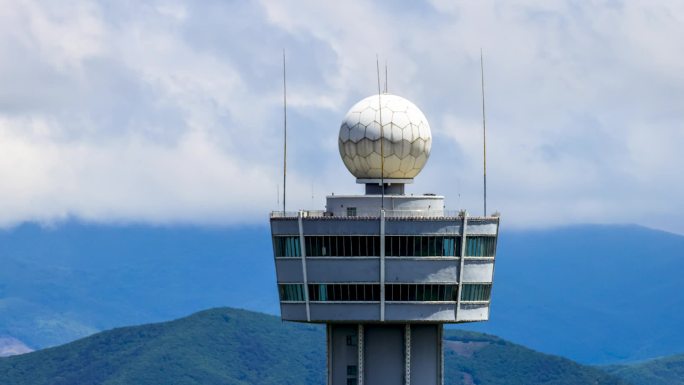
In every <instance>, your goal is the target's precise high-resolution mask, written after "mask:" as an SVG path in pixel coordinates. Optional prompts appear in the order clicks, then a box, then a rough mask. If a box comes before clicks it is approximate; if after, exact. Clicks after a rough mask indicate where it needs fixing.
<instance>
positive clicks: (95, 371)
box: [0, 308, 624, 385]
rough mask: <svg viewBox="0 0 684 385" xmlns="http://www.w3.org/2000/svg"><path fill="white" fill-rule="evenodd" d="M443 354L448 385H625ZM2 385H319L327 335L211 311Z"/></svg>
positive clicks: (28, 359) (16, 366) (62, 353)
mask: <svg viewBox="0 0 684 385" xmlns="http://www.w3.org/2000/svg"><path fill="white" fill-rule="evenodd" d="M445 351H446V355H445V368H446V369H445V372H446V376H445V383H446V384H448V385H457V384H458V385H460V384H463V385H472V384H488V385H504V384H505V385H518V384H520V385H523V384H524V385H537V384H538V385H542V384H544V385H550V384H554V385H565V384H567V385H582V384H592V385H596V384H601V385H624V383H623V382H621V380H618V379H616V378H614V377H611V376H610V375H608V374H606V373H604V372H601V371H599V370H597V369H594V368H591V367H586V366H582V365H579V364H576V363H574V362H572V361H569V360H567V359H564V358H559V357H554V356H549V355H545V354H540V353H536V352H534V351H532V350H529V349H526V348H524V347H521V346H519V345H515V344H512V343H509V342H506V341H504V340H501V339H499V338H496V337H492V336H488V335H483V334H478V333H473V332H459V331H450V332H449V333H447V335H446V341H445ZM0 383H1V384H12V385H67V384H68V385H81V384H83V385H86V384H87V385H99V384H102V385H104V384H107V385H119V384H120V385H124V384H126V385H128V384H136V385H158V384H174V385H200V384H201V385H213V384H216V385H218V384H222V385H225V384H231V385H233V384H234V385H246V384H254V385H257V384H258V385H270V384H273V385H287V384H292V385H294V384H298V385H299V384H301V385H305V384H307V385H308V384H321V385H322V384H324V383H325V331H324V329H323V328H322V327H319V326H311V325H302V324H294V323H286V322H281V321H280V319H278V318H277V317H273V316H269V315H265V314H260V313H253V312H249V311H244V310H236V309H229V308H220V309H212V310H207V311H203V312H200V313H196V314H193V315H191V316H189V317H186V318H182V319H179V320H175V321H171V322H164V323H158V324H150V325H142V326H134V327H126V328H120V329H114V330H110V331H106V332H102V333H98V334H95V335H93V336H90V337H87V338H84V339H81V340H78V341H75V342H72V343H69V344H66V345H63V346H59V347H55V348H49V349H45V350H41V351H37V352H33V353H28V354H24V355H20V356H13V357H7V358H2V359H0Z"/></svg>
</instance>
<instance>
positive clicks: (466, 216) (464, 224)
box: [454, 212, 468, 321]
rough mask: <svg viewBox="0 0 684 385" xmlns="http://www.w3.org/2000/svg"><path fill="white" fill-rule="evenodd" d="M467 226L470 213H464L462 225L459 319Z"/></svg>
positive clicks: (456, 317)
mask: <svg viewBox="0 0 684 385" xmlns="http://www.w3.org/2000/svg"><path fill="white" fill-rule="evenodd" d="M466 227H468V213H467V212H466V213H464V214H463V224H462V226H461V256H460V263H461V265H460V268H459V269H458V294H457V297H456V314H455V315H454V319H456V321H458V312H459V311H460V310H461V293H462V292H463V267H464V266H465V251H466V243H467V240H466Z"/></svg>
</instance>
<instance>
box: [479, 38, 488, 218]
mask: <svg viewBox="0 0 684 385" xmlns="http://www.w3.org/2000/svg"><path fill="white" fill-rule="evenodd" d="M480 79H481V86H482V163H483V167H482V170H483V182H484V189H483V191H484V216H487V125H486V124H485V89H484V60H483V58H482V48H480Z"/></svg>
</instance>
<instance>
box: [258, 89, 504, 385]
mask: <svg viewBox="0 0 684 385" xmlns="http://www.w3.org/2000/svg"><path fill="white" fill-rule="evenodd" d="M431 145H432V136H431V133H430V126H429V124H428V122H427V119H426V118H425V115H424V114H423V113H422V112H421V111H420V109H418V107H416V106H415V105H414V104H413V103H411V102H409V101H408V100H406V99H404V98H401V97H399V96H396V95H389V94H382V95H374V96H370V97H368V98H365V99H363V100H361V101H360V102H358V103H357V104H355V105H354V106H353V107H352V108H351V109H350V111H349V112H348V113H347V115H346V116H345V118H344V120H343V122H342V124H341V127H340V132H339V150H340V155H341V156H342V159H343V161H344V164H345V166H346V167H347V168H348V169H349V171H350V172H351V173H352V174H353V175H354V176H355V177H356V178H357V183H360V184H364V185H365V194H364V195H330V196H328V197H327V199H326V207H325V209H324V210H300V211H297V212H283V211H275V212H273V213H271V219H270V221H271V232H272V236H273V250H274V256H275V265H276V273H277V280H278V290H279V293H280V309H281V316H282V318H283V319H284V320H288V321H298V322H313V323H325V324H327V335H328V340H327V347H328V350H327V352H328V353H327V354H328V384H329V385H359V384H368V385H400V384H401V385H404V384H410V383H411V382H413V383H414V384H420V385H441V384H442V383H443V373H444V371H443V357H442V325H443V324H444V323H458V322H475V321H485V320H487V319H488V318H489V304H490V295H491V289H492V280H493V275H494V261H495V255H496V242H497V236H498V228H499V218H498V216H489V217H470V216H468V214H467V213H466V212H465V211H451V210H447V209H446V207H445V203H444V197H443V196H439V195H432V194H426V195H411V194H408V195H407V194H406V193H405V185H406V184H408V183H412V182H413V178H415V177H416V176H417V175H418V174H419V172H420V171H421V169H422V168H423V166H424V165H425V164H426V162H427V160H428V158H429V155H430V149H431Z"/></svg>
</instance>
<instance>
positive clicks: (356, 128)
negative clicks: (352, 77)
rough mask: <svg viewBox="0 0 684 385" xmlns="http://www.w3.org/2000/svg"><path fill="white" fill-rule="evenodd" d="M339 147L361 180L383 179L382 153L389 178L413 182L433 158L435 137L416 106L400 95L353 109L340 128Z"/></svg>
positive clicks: (362, 103) (365, 102) (373, 98)
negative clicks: (431, 156) (428, 160)
mask: <svg viewBox="0 0 684 385" xmlns="http://www.w3.org/2000/svg"><path fill="white" fill-rule="evenodd" d="M378 110H380V112H381V114H380V113H378ZM381 115H382V116H381ZM380 119H382V129H381V126H380V123H381V122H380ZM381 136H382V138H383V139H381V138H380V137H381ZM381 141H382V142H384V143H383V144H382V145H381ZM338 147H339V150H340V156H342V159H343V161H344V164H345V166H346V167H347V169H349V171H350V172H351V173H352V174H353V175H354V176H355V177H357V178H359V179H376V178H380V176H381V175H380V174H381V172H382V171H381V169H382V162H381V156H380V155H381V154H380V153H381V152H382V153H383V154H382V155H384V157H385V165H384V167H385V169H384V177H385V178H388V179H392V178H398V179H411V178H414V177H415V176H416V175H418V173H419V172H420V171H421V169H422V168H423V166H424V165H425V163H426V162H427V159H428V157H429V156H430V150H431V148H432V135H431V132H430V126H429V125H428V122H427V119H426V118H425V115H424V114H423V112H422V111H420V109H419V108H418V107H416V105H414V104H413V103H411V102H410V101H408V100H406V99H404V98H402V97H400V96H396V95H390V94H382V95H373V96H369V97H367V98H365V99H363V100H361V101H359V102H358V103H356V104H355V105H354V106H352V108H351V109H350V110H349V112H348V113H347V115H346V116H345V118H344V120H343V121H342V124H341V126H340V134H339V146H338Z"/></svg>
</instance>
